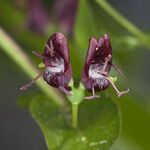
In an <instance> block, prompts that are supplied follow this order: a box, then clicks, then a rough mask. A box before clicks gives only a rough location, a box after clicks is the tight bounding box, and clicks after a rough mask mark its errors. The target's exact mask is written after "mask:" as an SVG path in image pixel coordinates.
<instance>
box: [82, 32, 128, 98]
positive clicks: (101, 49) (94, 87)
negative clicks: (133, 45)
mask: <svg viewBox="0 0 150 150" xmlns="http://www.w3.org/2000/svg"><path fill="white" fill-rule="evenodd" d="M112 66H114V65H113V64H112V48H111V44H110V38H109V36H108V35H107V34H104V36H103V37H101V38H99V39H98V40H96V39H95V38H93V37H92V38H91V39H90V41H89V47H88V52H87V55H86V60H85V65H84V69H83V72H82V77H81V80H82V82H83V85H84V86H85V88H86V89H87V90H90V91H92V92H93V96H90V97H87V99H91V98H97V96H96V95H95V91H101V90H105V89H106V88H108V86H109V85H110V84H111V85H112V86H113V88H114V89H115V90H116V91H117V94H118V96H121V95H122V94H125V92H127V91H123V92H120V91H119V90H118V89H117V88H116V86H115V85H114V83H113V82H112V81H111V79H110V78H109V71H110V69H111V67H112Z"/></svg>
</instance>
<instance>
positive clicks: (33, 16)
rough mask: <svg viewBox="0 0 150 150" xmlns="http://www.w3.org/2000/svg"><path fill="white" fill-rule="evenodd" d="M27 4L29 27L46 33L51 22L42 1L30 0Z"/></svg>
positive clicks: (40, 32)
mask: <svg viewBox="0 0 150 150" xmlns="http://www.w3.org/2000/svg"><path fill="white" fill-rule="evenodd" d="M27 5H28V7H27V8H28V24H29V27H30V28H31V29H32V30H33V31H35V32H37V33H39V34H44V33H45V31H46V28H47V26H48V23H49V16H48V14H47V12H46V10H45V8H44V6H43V5H42V1H41V0H28V1H27Z"/></svg>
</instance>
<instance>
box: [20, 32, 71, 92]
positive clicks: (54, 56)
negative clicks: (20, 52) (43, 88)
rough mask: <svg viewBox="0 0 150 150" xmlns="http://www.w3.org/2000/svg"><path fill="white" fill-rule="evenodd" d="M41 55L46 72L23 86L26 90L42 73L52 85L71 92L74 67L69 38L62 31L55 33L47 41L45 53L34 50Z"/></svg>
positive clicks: (37, 54)
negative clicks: (71, 61)
mask: <svg viewBox="0 0 150 150" xmlns="http://www.w3.org/2000/svg"><path fill="white" fill-rule="evenodd" d="M33 53H34V54H35V55H36V56H38V57H40V58H41V59H42V60H43V62H44V64H45V70H44V73H42V74H40V75H39V76H38V77H36V78H35V79H33V81H32V82H30V83H29V84H27V85H25V86H23V87H22V88H21V90H24V89H26V88H28V87H29V86H31V85H32V84H33V83H34V82H35V81H36V80H37V79H38V78H39V77H40V76H41V75H43V78H44V80H45V81H46V82H47V83H48V84H49V85H51V86H53V87H56V88H59V89H61V90H62V91H63V92H64V93H66V94H69V91H70V87H68V83H69V81H70V80H71V78H72V68H71V64H70V56H69V48H68V43H67V39H66V38H65V36H64V35H63V34H62V33H59V32H57V33H54V34H53V35H52V36H51V37H50V38H49V39H48V41H47V43H46V45H45V49H44V53H43V54H40V53H38V52H35V51H34V52H33Z"/></svg>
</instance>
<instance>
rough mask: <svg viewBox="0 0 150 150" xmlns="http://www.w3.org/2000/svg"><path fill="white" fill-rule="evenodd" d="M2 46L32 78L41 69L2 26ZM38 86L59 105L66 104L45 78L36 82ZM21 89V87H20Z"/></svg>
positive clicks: (0, 42) (0, 40)
mask: <svg viewBox="0 0 150 150" xmlns="http://www.w3.org/2000/svg"><path fill="white" fill-rule="evenodd" d="M0 47H1V49H2V50H3V51H4V53H5V54H7V55H8V56H9V57H10V58H11V59H12V60H13V61H14V62H15V63H16V64H17V65H18V66H19V67H20V68H21V69H22V70H23V71H24V73H26V74H27V75H28V76H29V77H30V78H31V79H33V78H35V76H37V74H39V73H40V71H39V70H38V69H37V68H36V67H35V66H34V65H33V63H32V61H31V60H30V58H29V57H28V56H27V55H26V53H25V52H24V51H23V49H22V48H21V47H20V46H19V45H18V44H17V43H16V42H15V41H14V40H13V39H12V38H11V37H10V36H9V35H8V34H7V33H6V32H5V31H4V30H3V29H2V28H1V27H0ZM36 84H37V86H38V87H39V88H40V89H41V90H42V91H43V92H44V93H45V94H46V95H48V96H49V97H50V98H51V99H52V100H54V101H55V102H56V103H57V104H58V105H60V106H63V105H64V102H65V100H64V98H63V96H61V95H60V94H58V93H56V91H55V90H54V89H53V88H51V87H50V86H49V85H48V84H46V82H45V81H44V80H43V79H40V80H38V81H37V82H36ZM18 90H19V87H18Z"/></svg>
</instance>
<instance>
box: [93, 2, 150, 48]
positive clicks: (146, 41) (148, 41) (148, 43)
mask: <svg viewBox="0 0 150 150" xmlns="http://www.w3.org/2000/svg"><path fill="white" fill-rule="evenodd" d="M95 1H96V2H97V3H98V4H99V5H100V7H102V8H103V9H104V10H105V11H106V12H107V13H108V14H109V15H110V16H111V17H112V18H114V20H116V21H117V22H118V23H119V24H120V25H122V26H123V27H124V28H125V29H126V30H128V31H129V32H130V33H131V34H133V35H134V36H135V37H136V38H138V39H139V41H140V42H141V43H142V44H143V45H144V46H145V47H147V48H150V37H149V36H147V35H146V34H145V33H144V32H142V31H141V30H140V29H139V28H138V27H136V26H135V25H134V24H133V23H131V22H130V21H129V20H127V19H126V18H125V17H123V16H122V15H121V14H120V13H119V12H118V11H117V10H116V9H115V8H113V7H112V6H111V5H110V4H109V3H108V2H107V1H106V0H95Z"/></svg>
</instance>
